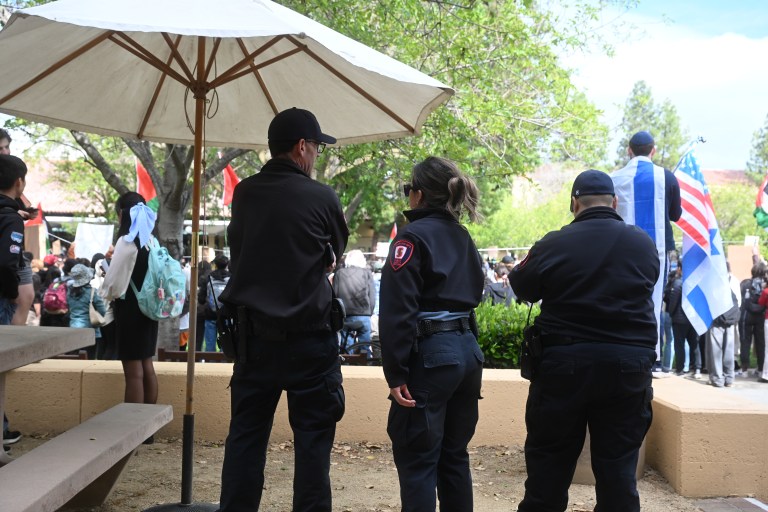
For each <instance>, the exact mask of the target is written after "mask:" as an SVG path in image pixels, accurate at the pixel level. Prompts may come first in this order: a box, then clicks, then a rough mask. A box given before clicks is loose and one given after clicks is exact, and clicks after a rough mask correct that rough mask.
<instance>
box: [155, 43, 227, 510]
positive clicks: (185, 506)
mask: <svg viewBox="0 0 768 512" xmlns="http://www.w3.org/2000/svg"><path fill="white" fill-rule="evenodd" d="M207 92H208V91H207V88H206V86H205V37H198V38H197V80H196V84H195V86H194V89H193V91H192V93H193V94H194V98H195V152H194V167H193V171H194V176H193V181H192V251H191V253H192V269H191V272H190V288H191V289H195V290H196V289H197V281H198V275H199V274H198V266H197V260H198V251H199V238H200V189H201V186H200V181H201V180H202V174H203V173H202V166H203V122H204V120H203V117H204V115H205V95H206V93H207ZM189 318H190V322H189V341H188V342H187V395H186V408H185V411H184V424H183V431H182V451H181V503H178V504H173V505H158V506H156V507H151V508H148V509H146V510H145V512H161V511H163V512H166V511H171V510H185V511H187V512H197V511H199V512H208V511H211V512H213V511H216V510H218V509H219V507H218V505H214V504H212V503H192V468H193V459H194V448H195V414H194V407H193V405H194V403H193V396H194V385H195V351H196V346H195V339H196V337H197V322H196V320H195V319H196V318H197V293H194V294H193V293H190V302H189Z"/></svg>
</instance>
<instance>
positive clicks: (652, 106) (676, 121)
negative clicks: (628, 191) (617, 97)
mask: <svg viewBox="0 0 768 512" xmlns="http://www.w3.org/2000/svg"><path fill="white" fill-rule="evenodd" d="M620 130H621V132H622V138H621V141H620V142H619V146H618V148H617V150H616V155H617V159H616V165H617V166H624V165H626V163H627V162H628V161H629V155H628V154H627V148H628V147H629V139H630V137H632V135H634V134H635V133H637V132H639V131H642V130H647V131H649V132H651V134H652V135H653V138H654V141H655V142H656V155H655V156H654V158H653V160H654V162H655V163H656V164H657V165H660V166H662V167H666V168H667V169H673V168H674V167H675V165H676V164H677V162H678V160H680V157H681V156H682V151H683V149H684V146H685V144H686V143H687V142H688V134H687V133H686V132H685V130H683V128H682V127H681V125H680V116H679V115H678V113H677V108H676V107H675V106H674V105H673V104H672V102H671V101H670V100H669V99H666V100H664V102H662V104H661V105H657V103H656V101H655V100H654V98H653V93H652V92H651V88H650V87H649V86H648V84H647V83H645V82H644V81H642V80H641V81H639V82H636V83H635V85H634V87H633V88H632V92H631V94H630V96H629V98H627V102H626V103H625V104H624V114H623V116H622V119H621V127H620Z"/></svg>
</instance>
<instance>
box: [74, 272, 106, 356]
mask: <svg viewBox="0 0 768 512" xmlns="http://www.w3.org/2000/svg"><path fill="white" fill-rule="evenodd" d="M70 277H71V279H70V281H69V283H68V286H67V305H68V306H69V326H70V327H79V328H88V329H90V328H93V326H92V325H91V317H90V305H91V303H93V307H94V308H95V309H96V311H98V312H99V313H101V314H102V315H104V314H106V313H107V308H106V307H105V305H104V301H103V300H102V298H101V297H100V296H99V295H98V294H96V293H95V291H96V290H95V289H94V288H92V287H91V279H93V269H92V268H90V267H87V266H85V265H83V264H82V263H78V264H77V265H75V266H74V267H72V272H70ZM95 331H96V332H95V337H96V343H97V344H100V342H99V339H100V338H101V332H100V331H99V328H98V327H96V328H95ZM85 351H86V352H87V353H88V359H96V344H94V345H91V346H89V347H85Z"/></svg>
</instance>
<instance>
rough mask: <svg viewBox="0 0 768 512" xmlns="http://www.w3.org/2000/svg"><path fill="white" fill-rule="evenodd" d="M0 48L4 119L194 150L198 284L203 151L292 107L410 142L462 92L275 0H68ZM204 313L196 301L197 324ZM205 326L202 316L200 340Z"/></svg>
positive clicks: (259, 131) (186, 499)
mask: <svg viewBox="0 0 768 512" xmlns="http://www.w3.org/2000/svg"><path fill="white" fill-rule="evenodd" d="M0 53H2V54H3V55H7V56H9V58H8V59H7V63H6V64H5V65H4V66H3V80H2V81H0V112H3V113H6V114H10V115H14V116H18V117H22V118H24V119H28V120H32V121H39V122H43V123H47V124H51V125H54V126H60V127H64V128H70V129H75V130H80V131H84V132H90V133H98V134H102V135H113V136H120V137H127V138H138V139H146V140H152V141H156V142H165V143H174V144H194V146H195V152H194V174H193V192H192V272H191V274H192V275H191V282H192V283H196V282H197V278H198V267H197V260H198V239H199V220H200V181H201V176H202V169H201V167H202V147H203V145H204V144H206V145H208V146H213V147H241V148H253V149H259V148H266V147H267V128H268V126H269V122H270V121H271V120H272V118H273V117H274V115H275V114H277V113H278V112H280V111H282V110H285V109H287V108H290V107H300V108H305V109H308V110H310V111H312V112H313V113H314V114H315V115H316V116H317V118H318V120H319V122H320V125H321V126H322V127H323V131H324V132H325V133H329V134H331V135H333V136H334V137H336V138H337V139H338V142H339V143H340V144H350V143H355V142H366V141H374V140H381V139H390V138H396V137H403V136H407V135H413V134H416V133H418V131H419V129H420V127H421V126H422V124H423V123H424V121H425V119H426V117H427V116H428V115H429V113H430V112H432V110H434V109H435V108H437V107H438V106H439V105H440V104H441V103H442V102H444V101H446V100H447V99H448V98H449V97H450V96H451V95H452V94H453V90H452V89H451V88H449V87H448V86H446V85H444V84H442V83H440V82H438V81H436V80H434V79H432V78H430V77H429V76H427V75H424V74H423V73H421V72H419V71H417V70H415V69H412V68H410V67H408V66H406V65H405V64H402V63H400V62H398V61H396V60H394V59H392V58H390V57H387V56H386V55H383V54H381V53H379V52H377V51H375V50H372V49H371V48H368V47H366V46H364V45H362V44H360V43H358V42H356V41H354V40H352V39H350V38H348V37H345V36H343V35H341V34H339V33H337V32H334V31H333V30H330V29H329V28H327V27H325V26H323V25H321V24H319V23H317V22H315V21H312V20H310V19H309V18H306V17H304V16H302V15H300V14H298V13H295V12H293V11H291V10H290V9H287V8H285V7H282V6H280V5H278V4H275V3H274V2H270V1H268V0H218V1H216V2H211V1H210V0H59V1H57V2H52V3H49V4H45V5H42V6H39V7H32V8H29V9H25V10H22V11H19V12H17V13H14V15H13V16H12V17H11V18H10V20H9V21H8V24H7V25H6V27H5V28H4V29H3V30H2V31H0ZM10 56H12V57H10ZM196 311H197V301H195V300H192V301H190V316H191V317H192V318H194V317H195V314H196ZM195 330H196V329H195V323H194V322H192V323H191V324H190V339H193V340H194V338H195ZM188 346H189V354H188V362H187V397H186V414H185V416H184V439H183V441H184V450H183V457H182V505H184V506H186V505H187V504H189V503H190V502H191V495H192V487H191V479H192V478H191V474H192V447H193V443H192V441H193V438H194V426H193V425H194V415H193V388H194V360H195V359H194V348H195V344H194V343H190V344H188ZM182 508H183V507H182ZM185 510H186V509H185Z"/></svg>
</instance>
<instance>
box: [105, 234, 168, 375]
mask: <svg viewBox="0 0 768 512" xmlns="http://www.w3.org/2000/svg"><path fill="white" fill-rule="evenodd" d="M148 263H149V251H148V250H147V249H146V248H142V249H139V254H138V256H137V257H136V266H134V267H133V272H132V273H131V281H133V283H134V284H135V285H136V288H137V289H138V290H141V285H142V284H143V283H144V276H145V275H146V274H147V268H148ZM114 312H115V341H116V342H117V358H118V359H120V360H121V361H132V360H136V359H149V358H151V357H154V355H155V351H156V350H157V326H158V324H157V320H152V319H150V318H148V317H146V316H145V315H144V313H142V312H141V310H140V309H139V303H138V301H137V300H136V294H134V293H133V288H132V287H131V286H130V285H128V290H127V291H126V292H125V299H116V300H115V302H114Z"/></svg>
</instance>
